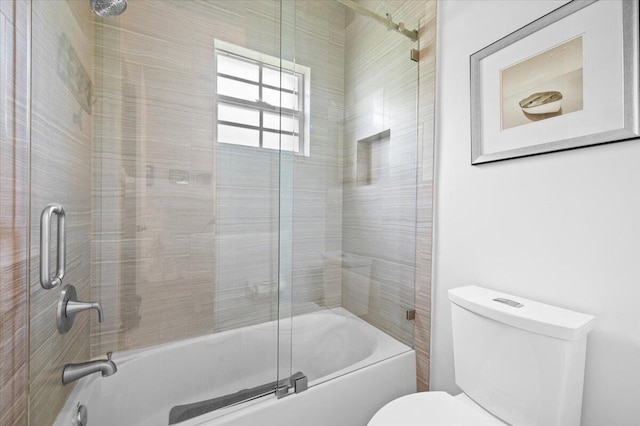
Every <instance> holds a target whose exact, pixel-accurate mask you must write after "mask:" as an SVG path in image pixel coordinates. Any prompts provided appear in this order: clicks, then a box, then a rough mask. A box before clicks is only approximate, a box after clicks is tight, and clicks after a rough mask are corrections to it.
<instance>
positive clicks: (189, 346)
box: [55, 308, 416, 426]
mask: <svg viewBox="0 0 640 426" xmlns="http://www.w3.org/2000/svg"><path fill="white" fill-rule="evenodd" d="M290 321H291V320H288V321H281V322H280V324H281V325H280V334H281V341H287V340H288V339H289V338H292V340H291V341H292V342H293V345H292V346H293V347H292V351H291V353H292V355H291V356H292V360H291V365H292V368H291V371H289V369H287V370H286V373H282V374H281V377H280V378H283V377H285V376H288V375H290V374H292V373H295V372H297V371H301V372H303V373H304V374H305V375H307V378H308V380H309V389H308V390H306V391H304V392H301V393H298V394H291V395H288V396H285V397H283V398H281V399H277V398H276V397H275V396H273V395H269V396H266V397H262V398H258V399H255V400H253V401H250V402H246V403H241V404H238V405H235V406H232V407H227V408H223V409H220V410H216V411H214V412H210V413H207V414H204V415H202V416H200V417H196V418H193V419H190V420H187V421H184V422H182V423H179V424H180V426H193V425H212V426H214V425H215V426H220V425H233V426H243V425H247V426H257V425H260V426H271V425H273V426H276V425H277V426H280V425H282V424H286V422H291V423H290V424H301V425H304V426H328V425H331V426H360V425H362V426H364V425H366V424H367V422H368V420H369V419H370V418H371V417H372V416H373V414H375V412H376V411H377V410H378V409H379V408H380V407H382V406H383V405H384V404H386V403H387V402H389V401H391V400H392V399H395V398H397V397H399V396H402V395H406V394H409V393H412V392H415V390H416V389H415V382H416V380H415V377H416V372H415V353H414V351H413V350H411V348H409V347H408V346H406V345H404V344H402V343H400V342H398V341H397V340H395V339H393V338H392V337H390V336H388V335H387V334H385V333H383V332H381V331H379V330H377V329H376V328H375V327H372V326H371V325H369V324H367V323H366V322H364V321H362V320H360V319H359V318H357V317H355V316H353V315H351V314H350V313H349V312H347V311H345V310H344V309H342V308H337V309H332V310H325V311H321V312H316V313H312V314H305V315H300V316H296V317H294V318H293V320H292V322H290ZM291 325H292V326H293V327H292V328H293V331H292V336H290V335H284V333H283V330H288V329H290V328H291V327H290V326H291ZM276 336H277V324H276V322H272V323H267V324H260V325H256V326H251V327H246V328H243V329H239V330H232V331H227V332H222V333H217V334H213V335H209V336H203V337H198V338H194V339H189V340H184V341H180V342H175V343H170V344H165V345H160V346H156V347H153V348H148V349H143V350H137V351H129V352H122V353H115V354H114V355H113V360H114V362H115V363H116V364H117V366H118V372H117V373H116V374H115V375H113V376H110V377H101V376H100V374H99V373H97V374H93V375H91V376H88V377H85V378H84V379H82V380H80V381H79V382H78V384H77V385H76V387H75V389H74V390H73V392H72V393H71V395H70V396H69V399H68V400H67V402H66V404H65V406H64V408H63V410H62V411H61V413H60V414H59V415H58V418H57V419H56V422H55V425H56V426H57V425H59V426H63V425H64V426H70V425H75V422H74V420H73V419H74V417H75V413H76V411H77V406H78V404H83V405H84V406H85V407H86V408H87V410H88V422H87V423H86V424H87V425H88V426H114V425H118V426H142V425H144V426H160V425H168V423H169V411H170V410H171V408H172V407H173V406H175V405H181V404H189V403H193V402H198V401H202V400H207V399H211V398H215V397H219V396H223V395H227V394H230V393H234V392H237V391H239V390H241V389H247V388H251V387H254V386H258V385H261V384H265V383H268V382H272V381H275V380H276V374H277V373H276V363H277V353H276V344H275V342H276ZM285 346H286V345H285ZM281 363H282V361H281ZM285 364H286V365H289V364H288V363H285ZM347 373H348V374H347Z"/></svg>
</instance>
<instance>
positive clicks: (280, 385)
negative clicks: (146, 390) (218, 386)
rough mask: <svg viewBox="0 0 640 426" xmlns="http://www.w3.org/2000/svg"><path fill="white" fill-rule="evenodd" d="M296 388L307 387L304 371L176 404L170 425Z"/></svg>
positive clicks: (302, 388) (279, 394)
mask: <svg viewBox="0 0 640 426" xmlns="http://www.w3.org/2000/svg"><path fill="white" fill-rule="evenodd" d="M290 388H294V389H295V392H296V393H300V392H302V391H304V390H306V389H307V376H305V375H304V374H303V373H302V372H300V371H299V372H297V373H295V374H293V375H292V376H291V377H288V378H286V379H282V380H278V381H273V382H269V383H265V384H264V385H259V386H256V387H253V388H249V389H242V390H240V391H238V392H234V393H230V394H228V395H223V396H219V397H216V398H212V399H207V400H204V401H198V402H192V403H190V404H184V405H176V406H174V407H173V408H172V409H171V411H169V425H173V424H176V423H180V422H184V421H185V420H189V419H192V418H194V417H198V416H201V415H203V414H206V413H210V412H212V411H215V410H219V409H221V408H225V407H230V406H232V405H237V404H240V403H242V402H247V401H251V400H254V399H257V398H261V397H263V396H267V395H271V394H276V395H277V396H278V397H280V396H282V394H283V391H284V393H286V392H288V390H289V389H290Z"/></svg>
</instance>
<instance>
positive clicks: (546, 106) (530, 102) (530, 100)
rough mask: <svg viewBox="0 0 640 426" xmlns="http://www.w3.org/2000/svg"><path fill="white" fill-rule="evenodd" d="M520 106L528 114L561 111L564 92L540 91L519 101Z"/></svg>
mask: <svg viewBox="0 0 640 426" xmlns="http://www.w3.org/2000/svg"><path fill="white" fill-rule="evenodd" d="M518 104H519V105H520V108H522V111H524V112H525V113H527V114H550V113H554V112H558V111H560V108H561V107H562V93H560V92H538V93H534V94H533V95H529V96H527V97H526V98H524V99H523V100H521V101H520V102H519V103H518Z"/></svg>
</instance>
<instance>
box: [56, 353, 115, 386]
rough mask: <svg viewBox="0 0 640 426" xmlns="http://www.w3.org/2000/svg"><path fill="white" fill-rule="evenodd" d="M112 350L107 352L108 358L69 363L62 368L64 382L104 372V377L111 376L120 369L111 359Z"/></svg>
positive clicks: (67, 382) (64, 383)
mask: <svg viewBox="0 0 640 426" xmlns="http://www.w3.org/2000/svg"><path fill="white" fill-rule="evenodd" d="M111 354H112V352H107V359H99V360H96V361H89V362H81V363H79V364H67V365H65V366H64V370H62V384H63V385H66V384H69V383H71V382H75V381H76V380H78V379H81V378H83V377H84V376H88V375H89V374H93V373H97V372H98V371H99V372H101V373H102V377H107V376H111V375H112V374H115V373H116V371H118V368H117V367H116V364H115V362H113V361H111Z"/></svg>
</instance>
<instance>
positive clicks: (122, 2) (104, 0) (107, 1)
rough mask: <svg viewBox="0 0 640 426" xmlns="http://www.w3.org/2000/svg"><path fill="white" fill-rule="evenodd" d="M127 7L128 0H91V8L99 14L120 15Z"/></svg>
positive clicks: (105, 15)
mask: <svg viewBox="0 0 640 426" xmlns="http://www.w3.org/2000/svg"><path fill="white" fill-rule="evenodd" d="M126 9H127V0H91V10H93V12H94V13H95V14H96V15H98V16H103V17H108V16H119V15H120V14H122V12H124V11H125V10H126Z"/></svg>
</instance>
